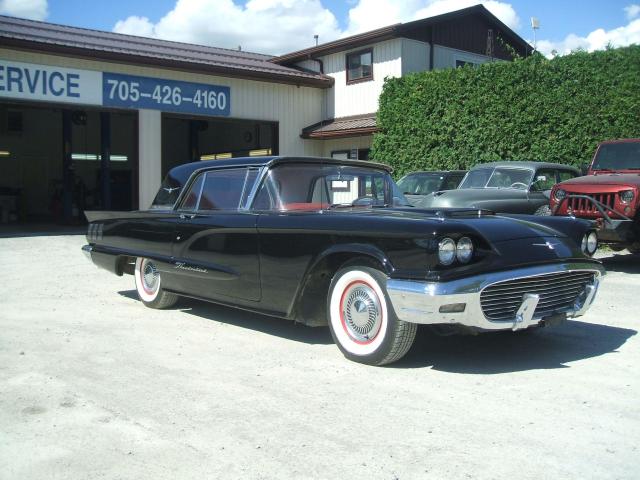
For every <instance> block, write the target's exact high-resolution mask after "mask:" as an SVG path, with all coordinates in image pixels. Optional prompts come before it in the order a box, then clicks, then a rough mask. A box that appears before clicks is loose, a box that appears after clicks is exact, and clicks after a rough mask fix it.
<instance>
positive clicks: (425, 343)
mask: <svg viewBox="0 0 640 480" xmlns="http://www.w3.org/2000/svg"><path fill="white" fill-rule="evenodd" d="M83 243H85V239H84V237H83V236H77V235H69V236H34V237H22V238H0V265H2V269H3V275H2V280H1V281H0V282H1V283H0V285H1V287H0V478H1V479H21V480H22V479H29V480H37V479H47V480H49V479H59V478H65V479H74V480H75V479H97V478H98V479H99V478H107V479H116V478H117V479H136V480H142V479H152V480H161V479H171V480H183V479H199V480H202V479H210V478H224V479H229V478H248V479H259V478H273V479H288V478H322V479H325V478H327V479H329V478H331V479H359V478H362V479H396V478H400V479H407V478H447V479H452V478H478V479H485V478H486V479H489V478H491V479H495V478H498V479H502V478H504V479H513V478H518V479H536V480H538V479H540V478H554V479H557V478H563V479H565V478H572V479H587V478H593V479H607V478H612V479H613V478H616V479H637V478H639V476H640V451H639V443H640V408H639V405H640V374H639V373H638V371H639V369H640V338H639V336H638V335H637V330H638V329H639V328H640V275H639V273H640V258H638V257H636V258H634V257H632V256H630V255H615V256H609V257H607V258H605V264H606V267H607V269H608V271H609V274H608V276H607V277H606V279H605V283H604V285H603V287H602V289H601V292H600V295H599V298H598V299H597V301H596V305H595V306H594V307H593V308H592V309H591V310H590V311H589V313H588V314H587V315H586V316H584V317H582V318H581V319H579V321H570V322H567V323H566V324H564V325H562V326H560V327H556V328H548V329H544V330H542V331H540V332H536V333H534V334H532V335H523V334H515V335H514V334H487V335H481V336H477V337H458V336H452V337H435V336H432V335H431V334H429V332H427V331H426V330H420V331H419V333H418V341H417V342H416V344H415V345H414V348H413V349H412V350H411V351H410V352H409V354H408V355H407V357H405V358H404V359H403V360H402V361H400V362H398V363H396V364H394V365H393V366H392V367H388V368H376V367H367V366H363V365H359V364H356V363H352V362H349V361H347V360H346V359H344V358H343V357H342V355H341V354H340V352H339V351H338V349H337V347H335V346H334V345H333V344H332V342H331V336H330V334H329V331H328V329H326V328H320V329H311V328H308V327H303V326H300V325H294V324H291V323H288V322H286V321H283V320H279V319H273V318H269V317H263V316H260V315H255V314H250V313H246V312H241V311H236V310H231V309H227V308H223V307H219V306H215V305H209V304H205V303H201V302H196V301H186V300H185V301H182V302H181V303H180V304H179V307H178V308H176V309H173V310H168V311H154V310H151V309H148V308H145V307H144V306H142V304H141V303H140V302H138V301H137V300H136V295H135V291H134V290H133V279H132V277H130V276H124V277H116V276H113V275H111V274H109V273H107V272H105V271H101V270H98V269H97V268H95V267H94V266H93V265H92V264H91V263H89V262H88V261H87V260H86V259H85V257H84V256H83V255H82V254H81V252H80V247H81V245H82V244H83Z"/></svg>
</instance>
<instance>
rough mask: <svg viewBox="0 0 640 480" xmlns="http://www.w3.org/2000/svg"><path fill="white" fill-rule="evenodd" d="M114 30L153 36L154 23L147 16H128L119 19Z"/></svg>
mask: <svg viewBox="0 0 640 480" xmlns="http://www.w3.org/2000/svg"><path fill="white" fill-rule="evenodd" d="M113 31H114V32H118V33H128V34H130V35H139V36H141V37H153V36H154V29H153V23H151V21H150V20H149V19H148V18H147V17H136V16H135V15H133V16H131V17H128V18H127V19H126V20H119V21H118V22H117V23H116V26H115V27H113Z"/></svg>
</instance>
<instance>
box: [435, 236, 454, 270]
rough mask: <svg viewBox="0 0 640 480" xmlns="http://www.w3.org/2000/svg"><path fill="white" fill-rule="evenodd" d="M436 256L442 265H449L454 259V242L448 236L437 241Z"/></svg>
mask: <svg viewBox="0 0 640 480" xmlns="http://www.w3.org/2000/svg"><path fill="white" fill-rule="evenodd" d="M438 258H439V259H440V263H441V264H442V265H451V264H452V263H453V261H454V260H455V259H456V242H454V241H453V240H452V239H450V238H443V239H442V240H440V243H438Z"/></svg>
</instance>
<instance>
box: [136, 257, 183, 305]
mask: <svg viewBox="0 0 640 480" xmlns="http://www.w3.org/2000/svg"><path fill="white" fill-rule="evenodd" d="M134 277H135V279H136V291H137V292H138V297H140V300H142V303H144V304H145V305H146V306H147V307H149V308H169V307H172V306H173V305H175V303H176V302H177V301H178V296H177V295H176V294H174V293H169V292H166V291H164V290H163V289H162V278H161V276H160V270H158V266H157V265H156V263H155V262H154V261H153V260H151V259H149V258H141V257H138V258H137V259H136V268H135V272H134Z"/></svg>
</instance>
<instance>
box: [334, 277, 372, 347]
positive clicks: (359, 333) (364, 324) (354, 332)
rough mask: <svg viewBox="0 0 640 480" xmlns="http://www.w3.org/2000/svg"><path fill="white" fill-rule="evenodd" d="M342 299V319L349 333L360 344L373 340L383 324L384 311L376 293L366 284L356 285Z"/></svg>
mask: <svg viewBox="0 0 640 480" xmlns="http://www.w3.org/2000/svg"><path fill="white" fill-rule="evenodd" d="M342 298H343V300H342V305H341V307H342V318H343V319H344V325H345V328H346V329H347V333H348V334H349V335H350V336H351V337H352V338H353V339H355V340H357V341H359V342H369V341H371V340H373V339H374V338H375V336H376V335H377V334H378V332H379V331H380V325H381V324H382V310H381V308H380V301H379V299H378V296H377V295H376V292H374V291H373V289H372V288H371V287H369V286H368V285H366V284H363V283H356V284H354V285H352V286H351V287H349V289H347V291H346V292H345V293H344V295H343V297H342Z"/></svg>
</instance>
